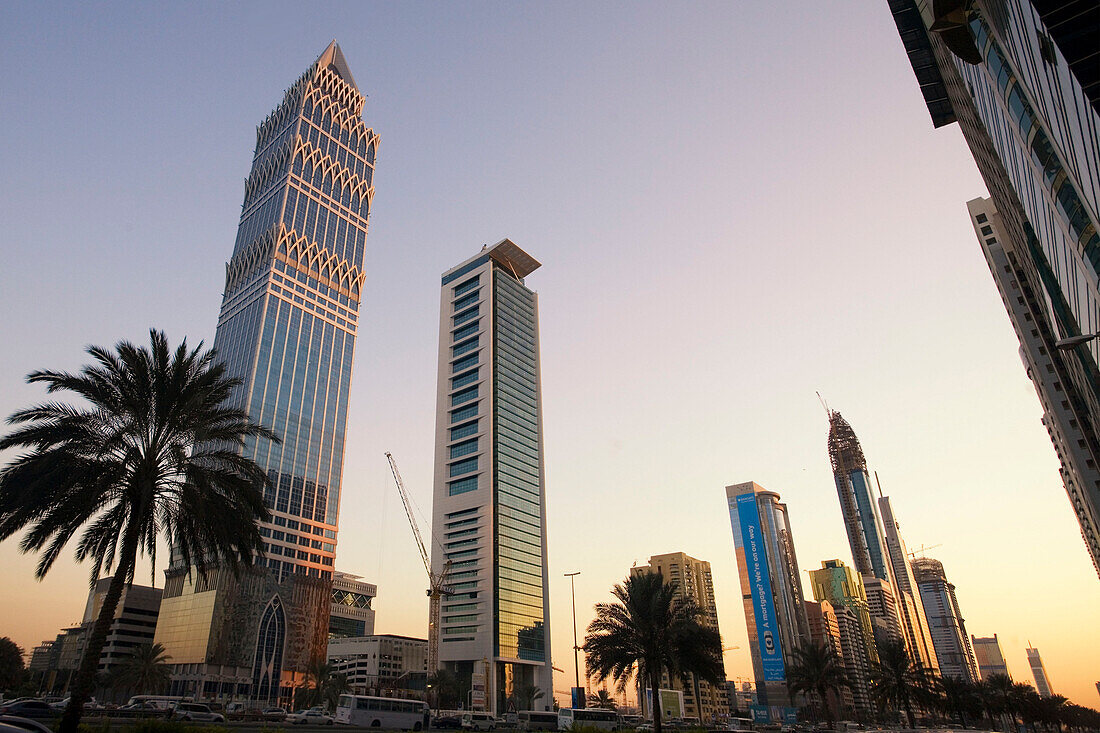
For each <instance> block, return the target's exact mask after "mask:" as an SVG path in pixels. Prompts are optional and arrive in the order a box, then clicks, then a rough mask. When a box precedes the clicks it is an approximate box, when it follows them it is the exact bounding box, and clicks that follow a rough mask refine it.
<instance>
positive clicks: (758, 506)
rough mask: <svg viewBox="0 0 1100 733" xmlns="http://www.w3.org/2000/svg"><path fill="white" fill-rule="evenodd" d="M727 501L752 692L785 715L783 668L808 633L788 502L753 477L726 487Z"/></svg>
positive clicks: (788, 701) (788, 706)
mask: <svg viewBox="0 0 1100 733" xmlns="http://www.w3.org/2000/svg"><path fill="white" fill-rule="evenodd" d="M726 504H727V506H728V508H729V513H730V526H731V528H732V529H733V546H734V552H735V553H736V555H737V569H738V575H739V576H740V579H741V597H742V600H743V602H744V606H745V625H746V627H747V629H748V635H749V654H750V655H751V656H752V667H753V672H754V673H755V676H756V695H757V698H758V700H759V702H760V705H763V706H771V707H773V708H784V709H785V710H783V711H782V712H783V713H784V714H785V715H788V716H789V715H790V714H791V713H792V711H794V707H793V705H794V702H795V701H794V699H793V697H792V695H791V692H790V688H789V687H788V686H787V682H788V680H787V670H788V668H789V667H790V665H791V663H792V660H793V654H794V650H795V649H799V648H801V647H803V646H805V645H807V644H809V643H810V641H811V638H810V622H809V620H808V619H807V618H806V599H805V596H804V595H803V593H802V576H801V574H800V573H801V571H800V570H799V565H798V557H797V556H796V554H795V549H794V537H793V534H792V532H791V522H790V517H789V516H788V515H787V505H786V504H784V503H782V502H780V501H779V494H776V493H775V492H773V491H767V490H766V489H764V487H763V486H760V485H759V484H756V483H753V482H752V481H748V482H745V483H741V484H733V485H732V486H727V487H726ZM771 712H772V713H774V712H776V710H772V711H771Z"/></svg>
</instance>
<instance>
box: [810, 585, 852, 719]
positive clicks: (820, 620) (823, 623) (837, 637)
mask: <svg viewBox="0 0 1100 733" xmlns="http://www.w3.org/2000/svg"><path fill="white" fill-rule="evenodd" d="M840 610H841V611H842V612H843V611H847V609H844V608H841V609H840ZM849 614H850V612H849ZM806 620H807V621H809V623H810V639H811V640H812V641H813V642H814V643H815V644H817V645H818V646H825V647H829V648H831V649H832V650H833V653H834V654H835V655H836V658H837V659H839V660H840V661H841V662H842V663H843V662H844V659H845V657H844V642H843V639H842V638H841V632H840V622H839V621H838V619H837V613H836V610H835V609H834V608H833V604H831V603H829V602H828V601H806ZM845 666H846V665H845ZM845 672H847V670H845ZM855 688H856V685H855V684H854V680H852V678H851V675H849V678H848V684H847V685H844V686H842V687H841V688H840V689H838V690H835V691H834V692H833V694H832V695H828V697H829V700H828V702H827V703H826V704H828V705H829V706H830V707H832V708H833V709H834V710H835V712H837V713H839V714H840V715H841V716H844V717H848V716H850V711H852V712H854V710H855V698H854V697H853V695H852V690H853V689H855Z"/></svg>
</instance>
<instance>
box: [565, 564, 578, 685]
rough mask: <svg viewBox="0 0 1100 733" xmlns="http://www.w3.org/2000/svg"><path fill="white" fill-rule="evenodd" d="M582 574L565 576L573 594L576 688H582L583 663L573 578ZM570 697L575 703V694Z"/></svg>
mask: <svg viewBox="0 0 1100 733" xmlns="http://www.w3.org/2000/svg"><path fill="white" fill-rule="evenodd" d="M580 574H581V571H580V570H578V571H577V572H575V573H566V574H565V577H567V578H569V590H570V593H571V594H572V596H573V673H574V675H575V676H576V684H575V685H574V686H573V689H574V690H576V689H578V688H580V686H581V663H580V656H579V653H580V650H581V648H580V647H579V646H578V645H577V587H576V585H575V584H574V583H573V579H574V578H576V577H577V576H578V575H580ZM573 694H576V693H573ZM569 698H570V699H569V704H570V705H572V704H573V699H572V698H573V695H572V694H571V695H570V696H569Z"/></svg>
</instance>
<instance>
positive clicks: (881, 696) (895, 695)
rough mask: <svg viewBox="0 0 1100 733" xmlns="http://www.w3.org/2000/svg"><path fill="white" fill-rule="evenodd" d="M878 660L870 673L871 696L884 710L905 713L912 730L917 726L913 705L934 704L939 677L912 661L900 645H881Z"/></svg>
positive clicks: (890, 642)
mask: <svg viewBox="0 0 1100 733" xmlns="http://www.w3.org/2000/svg"><path fill="white" fill-rule="evenodd" d="M878 656H879V661H878V664H876V665H875V666H874V668H873V669H872V670H871V695H872V696H873V697H874V698H875V700H876V702H878V703H879V704H880V705H882V706H884V707H893V708H896V709H900V710H904V711H905V715H906V717H907V718H908V720H909V727H910V728H912V727H914V726H915V725H916V723H915V720H914V717H913V705H914V704H919V703H930V702H931V701H932V700H933V698H934V697H935V691H936V676H935V674H934V673H933V672H932V671H931V670H930V669H928V668H927V667H925V666H924V665H923V664H922V663H921V662H920V661H917V660H913V659H910V658H909V652H908V651H906V649H905V644H904V643H902V642H901V641H898V640H891V641H888V642H886V643H884V644H881V645H879V650H878Z"/></svg>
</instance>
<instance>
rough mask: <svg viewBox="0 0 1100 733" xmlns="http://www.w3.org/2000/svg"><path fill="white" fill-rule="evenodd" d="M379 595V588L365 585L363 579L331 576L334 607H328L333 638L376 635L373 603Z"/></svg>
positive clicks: (336, 574) (355, 576) (348, 575)
mask: <svg viewBox="0 0 1100 733" xmlns="http://www.w3.org/2000/svg"><path fill="white" fill-rule="evenodd" d="M377 595H378V586H376V585H374V584H373V583H364V582H363V581H362V580H361V578H360V576H358V575H352V574H351V573H342V572H340V571H339V570H337V571H336V572H334V573H333V574H332V604H331V606H330V608H329V620H328V636H329V638H330V639H337V638H348V637H360V636H371V635H373V634H374V609H373V608H371V601H373V600H374V599H375V597H376V596H377Z"/></svg>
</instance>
